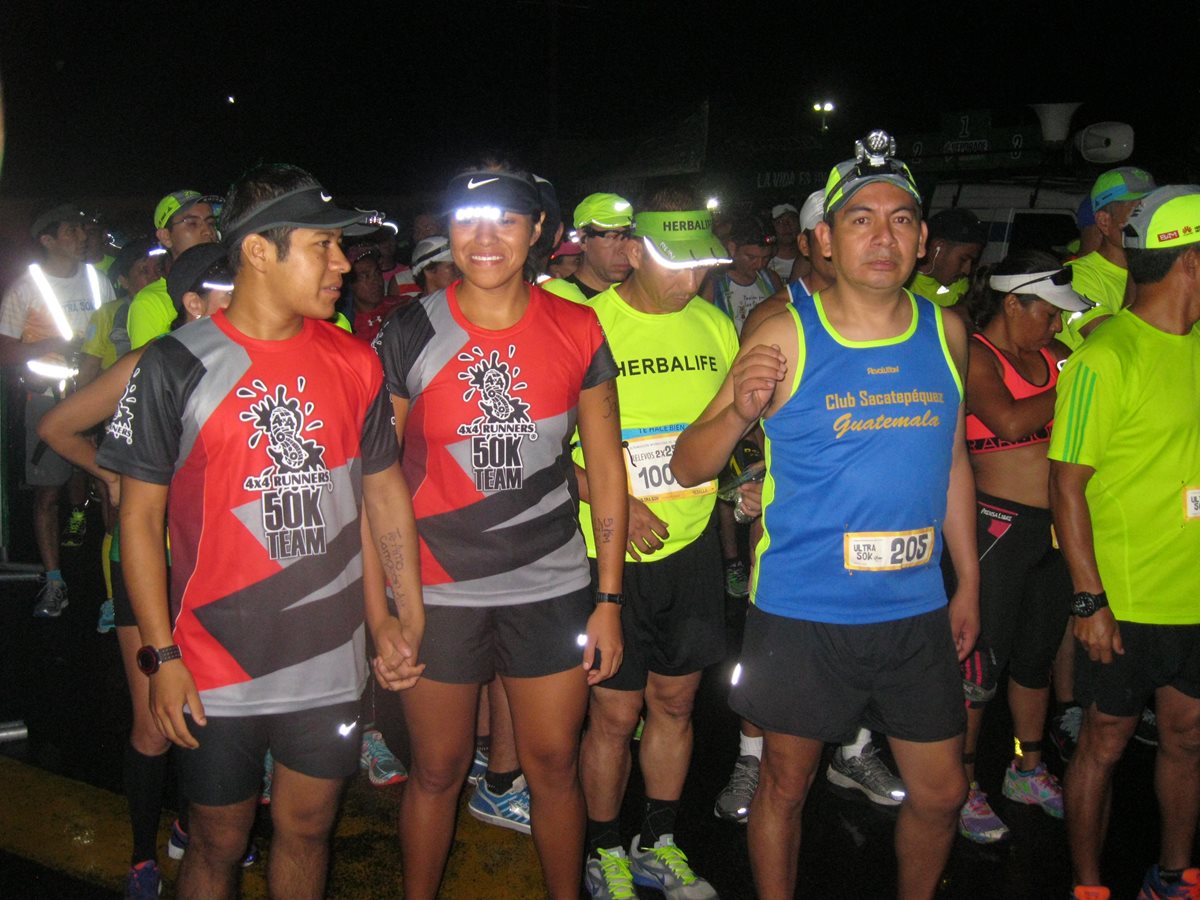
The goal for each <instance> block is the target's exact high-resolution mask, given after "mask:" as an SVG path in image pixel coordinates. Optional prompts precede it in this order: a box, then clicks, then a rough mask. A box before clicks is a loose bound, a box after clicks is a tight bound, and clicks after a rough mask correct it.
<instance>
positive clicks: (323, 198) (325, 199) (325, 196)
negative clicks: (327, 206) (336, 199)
mask: <svg viewBox="0 0 1200 900" xmlns="http://www.w3.org/2000/svg"><path fill="white" fill-rule="evenodd" d="M321 199H322V200H324V201H325V202H326V203H328V202H329V201H331V200H332V199H333V198H332V197H330V196H329V195H328V194H327V193H325V192H324V191H321Z"/></svg>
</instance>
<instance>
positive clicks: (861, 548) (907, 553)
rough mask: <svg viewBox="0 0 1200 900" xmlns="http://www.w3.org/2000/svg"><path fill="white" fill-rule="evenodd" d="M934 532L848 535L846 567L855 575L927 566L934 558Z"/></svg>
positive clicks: (845, 540) (873, 532) (888, 532)
mask: <svg viewBox="0 0 1200 900" xmlns="http://www.w3.org/2000/svg"><path fill="white" fill-rule="evenodd" d="M933 543H934V541H933V529H932V528H918V529H917V530H916V531H859V532H847V533H846V535H845V536H844V540H843V545H842V546H843V553H844V556H845V560H844V565H845V567H846V568H847V569H851V570H852V571H856V572H888V571H892V570H895V569H911V568H914V567H915V566H924V565H926V564H928V563H929V560H930V559H932V558H933Z"/></svg>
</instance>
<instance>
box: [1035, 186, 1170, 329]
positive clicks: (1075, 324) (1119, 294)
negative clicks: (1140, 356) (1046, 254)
mask: <svg viewBox="0 0 1200 900" xmlns="http://www.w3.org/2000/svg"><path fill="white" fill-rule="evenodd" d="M1152 190H1154V178H1153V176H1152V175H1151V174H1150V173H1149V172H1146V171H1145V170H1143V169H1135V168H1133V167H1130V166H1124V167H1122V168H1119V169H1110V170H1109V171H1107V172H1105V173H1104V174H1103V175H1101V176H1100V177H1099V178H1097V179H1096V183H1095V184H1094V185H1092V211H1093V213H1094V215H1095V217H1096V227H1097V228H1098V229H1099V230H1100V235H1101V238H1102V240H1101V243H1100V247H1099V249H1097V250H1093V251H1092V252H1091V253H1088V254H1086V255H1084V256H1081V257H1079V258H1078V259H1073V260H1071V261H1069V262H1068V263H1067V265H1068V266H1070V267H1071V287H1072V288H1074V289H1075V292H1076V293H1078V294H1081V295H1083V297H1084V298H1086V299H1087V300H1090V301H1091V302H1092V303H1094V304H1096V305H1095V307H1094V308H1092V309H1090V310H1088V311H1086V312H1082V313H1063V330H1062V333H1061V334H1060V335H1059V336H1058V339H1059V340H1060V341H1062V342H1063V343H1064V344H1066V345H1067V346H1069V347H1070V348H1071V349H1072V350H1074V349H1075V348H1077V347H1078V346H1079V345H1080V344H1081V343H1083V339H1084V338H1085V337H1087V336H1088V335H1089V334H1091V333H1092V331H1093V330H1094V329H1095V328H1096V326H1097V325H1099V324H1100V323H1101V322H1103V321H1104V320H1105V319H1107V318H1109V317H1110V316H1112V315H1113V314H1115V313H1116V312H1117V311H1118V310H1120V309H1121V307H1123V306H1124V305H1125V295H1126V293H1127V291H1126V281H1127V278H1128V272H1127V269H1126V265H1125V249H1124V248H1123V247H1122V245H1121V229H1122V228H1123V227H1124V226H1125V220H1126V219H1128V218H1129V213H1130V212H1131V211H1132V210H1133V208H1134V206H1136V205H1137V202H1138V201H1139V200H1141V199H1142V198H1143V197H1145V196H1146V194H1148V193H1149V192H1150V191H1152Z"/></svg>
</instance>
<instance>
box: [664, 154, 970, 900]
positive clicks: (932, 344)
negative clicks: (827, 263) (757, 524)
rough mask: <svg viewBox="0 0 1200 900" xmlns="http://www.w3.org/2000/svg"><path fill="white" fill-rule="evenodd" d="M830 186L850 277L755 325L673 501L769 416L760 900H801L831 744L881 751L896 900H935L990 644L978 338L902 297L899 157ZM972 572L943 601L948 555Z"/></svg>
mask: <svg viewBox="0 0 1200 900" xmlns="http://www.w3.org/2000/svg"><path fill="white" fill-rule="evenodd" d="M856 150H857V158H856V159H853V160H849V161H847V162H844V163H841V164H839V165H838V166H836V167H835V168H834V170H833V171H832V172H831V173H830V176H829V182H828V184H827V185H826V189H825V215H824V221H823V222H821V223H820V224H819V225H818V226H817V228H816V231H815V235H816V238H817V240H818V242H819V244H820V247H821V251H822V252H823V253H824V254H825V255H826V256H829V257H830V258H831V259H832V260H833V265H834V268H835V269H836V270H837V280H836V282H835V283H834V285H833V286H832V287H830V288H829V289H827V290H825V291H819V292H818V293H817V294H816V296H815V297H814V298H813V302H812V303H811V304H803V305H801V306H794V305H793V306H790V307H789V308H788V310H787V314H786V315H778V316H775V317H773V318H771V319H769V320H767V321H766V322H764V323H763V324H762V325H761V327H760V328H759V330H758V331H757V332H756V333H755V340H754V344H755V345H754V346H751V347H746V348H744V349H743V350H742V351H741V353H740V354H739V356H738V359H737V360H736V361H735V363H734V366H733V368H732V369H731V371H730V373H729V377H728V378H727V379H726V381H725V383H724V385H723V386H722V388H721V391H720V393H718V395H717V396H716V398H714V400H713V402H712V403H711V404H709V406H708V408H707V409H706V410H705V411H704V413H703V414H702V415H701V417H700V418H699V419H698V420H697V421H696V422H695V423H694V424H693V425H692V426H691V427H689V428H688V429H687V430H686V431H685V432H684V434H683V435H681V436H680V438H679V441H678V444H677V446H676V451H675V456H674V459H673V462H672V469H673V471H674V474H675V477H676V479H677V480H678V481H679V482H680V483H682V484H690V483H693V482H697V481H703V480H704V479H705V478H708V477H710V476H711V474H712V473H715V472H716V471H718V470H719V469H720V467H721V465H723V463H724V461H725V460H726V459H728V457H729V453H730V452H731V451H732V449H733V446H734V445H735V444H736V442H737V440H738V439H739V438H740V437H741V436H742V435H743V434H744V433H745V432H746V431H748V430H749V429H750V428H751V427H752V426H753V425H754V424H756V423H757V422H759V421H760V420H761V422H762V426H763V430H764V433H765V435H766V447H765V455H766V459H767V477H766V480H765V482H764V485H763V507H764V509H763V532H764V533H763V537H762V539H761V540H760V541H759V542H758V544H757V546H756V548H755V555H756V561H757V564H756V566H755V571H754V578H753V583H752V585H751V601H752V604H753V606H752V608H751V610H750V613H749V615H748V616H747V620H746V633H745V638H744V641H743V646H742V655H741V661H740V664H739V667H738V669H737V670H736V673H735V682H734V688H733V691H732V693H731V696H730V703H731V705H732V706H733V707H734V709H735V710H736V711H737V712H738V713H739V714H741V715H742V716H743V717H745V718H747V719H749V720H750V721H752V722H755V723H757V724H759V725H761V726H762V727H763V729H764V731H765V733H766V737H765V748H764V753H763V760H762V769H761V776H760V781H759V788H758V793H757V794H756V796H755V800H754V805H753V806H752V807H751V811H750V819H749V844H750V860H751V863H752V866H753V869H754V880H755V886H756V888H757V891H758V896H759V897H761V898H763V900H777V898H791V897H792V896H793V894H794V891H795V885H796V866H797V860H798V858H799V846H800V821H801V810H802V808H803V805H804V800H805V797H806V794H807V791H808V785H809V784H810V783H811V782H812V779H813V777H814V775H815V774H816V771H817V768H818V766H819V765H820V762H821V753H822V749H823V747H824V744H825V743H826V742H841V741H844V740H846V739H847V738H848V737H850V736H852V735H853V734H854V733H855V732H856V731H857V729H858V727H859V725H860V724H865V725H867V726H868V727H870V728H871V729H872V730H874V731H877V732H881V733H883V734H886V735H887V736H888V738H889V740H890V742H891V747H892V752H893V755H894V756H895V758H896V762H897V764H898V765H899V768H900V775H901V777H902V778H903V779H904V783H905V786H906V787H907V789H908V796H907V798H906V799H905V801H904V803H903V805H902V806H901V808H900V815H899V819H898V821H897V823H896V852H897V857H898V861H899V868H898V880H899V885H898V894H899V896H901V897H904V898H916V897H932V896H933V892H934V890H935V888H936V886H937V884H938V881H939V879H940V877H941V871H942V868H943V866H944V865H945V862H946V859H947V857H948V856H949V853H950V847H951V845H952V843H953V841H954V833H955V828H956V825H957V821H958V810H959V808H960V807H961V805H962V802H963V800H964V799H965V797H966V793H967V784H966V781H965V778H964V775H963V768H962V735H963V731H964V728H965V724H966V720H965V714H964V709H963V702H962V681H961V676H960V674H959V669H958V659H961V658H963V657H964V656H965V655H966V654H967V652H968V651H969V650H970V649H971V647H972V645H973V644H974V642H975V637H976V635H977V634H978V631H979V605H978V583H979V572H978V565H977V558H976V550H975V526H974V524H973V522H974V518H973V516H974V500H973V498H974V484H973V480H972V477H971V470H970V465H969V463H968V461H967V455H966V446H965V443H964V439H963V408H962V380H963V377H964V372H965V368H966V332H965V329H964V327H963V325H962V323H961V321H959V320H958V319H957V318H956V317H953V316H947V317H945V318H943V317H942V315H941V312H940V311H939V310H938V309H937V308H936V307H935V306H934V305H933V304H932V303H930V302H928V301H926V300H922V299H918V298H915V297H914V296H913V295H912V294H910V293H909V292H908V291H906V290H905V289H904V283H905V281H907V280H908V277H909V275H910V274H911V272H912V268H913V264H914V263H915V261H916V259H917V257H918V256H919V255H920V253H921V251H922V249H923V246H924V243H925V236H926V229H925V225H924V224H923V223H922V222H921V202H920V195H919V194H918V192H917V188H916V185H915V183H914V182H913V179H912V175H911V173H910V172H909V171H908V168H907V167H906V166H905V165H904V164H903V163H901V162H900V161H899V160H896V159H894V158H893V157H892V154H893V153H894V152H895V142H894V141H893V140H892V139H891V138H890V137H889V136H888V135H887V134H885V133H883V132H872V133H871V134H870V135H868V137H867V138H866V139H865V140H864V141H860V142H858V143H857V144H856ZM943 540H944V541H945V545H946V549H947V550H948V552H949V554H950V557H951V559H952V561H953V563H954V567H955V570H956V571H957V572H958V574H959V579H960V581H959V586H958V589H957V591H956V592H955V594H954V596H953V597H952V598H950V601H949V604H947V598H946V595H945V591H944V589H943V587H942V581H941V573H940V571H939V567H938V565H937V561H938V558H939V556H940V553H941V550H942V546H941V544H942V541H943Z"/></svg>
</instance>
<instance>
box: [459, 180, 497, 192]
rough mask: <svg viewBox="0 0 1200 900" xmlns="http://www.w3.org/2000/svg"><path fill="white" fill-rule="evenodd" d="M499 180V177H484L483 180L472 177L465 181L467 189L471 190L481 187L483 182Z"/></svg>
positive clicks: (488, 182)
mask: <svg viewBox="0 0 1200 900" xmlns="http://www.w3.org/2000/svg"><path fill="white" fill-rule="evenodd" d="M499 180H500V179H499V178H485V179H483V181H476V180H475V179H474V178H472V179H471V180H470V181H468V182H467V190H468V191H473V190H475V188H477V187H483V186H484V185H485V184H491V183H492V182H493V181H499Z"/></svg>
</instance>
